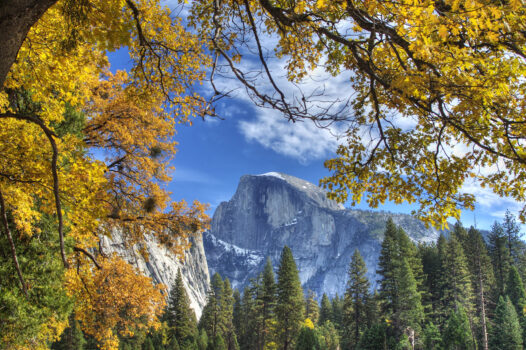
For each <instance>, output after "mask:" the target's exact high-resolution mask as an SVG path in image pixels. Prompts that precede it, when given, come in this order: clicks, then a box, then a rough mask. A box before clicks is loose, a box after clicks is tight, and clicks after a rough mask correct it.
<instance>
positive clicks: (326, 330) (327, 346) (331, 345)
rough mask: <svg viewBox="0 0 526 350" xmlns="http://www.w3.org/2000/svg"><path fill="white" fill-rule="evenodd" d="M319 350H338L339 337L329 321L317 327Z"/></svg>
mask: <svg viewBox="0 0 526 350" xmlns="http://www.w3.org/2000/svg"><path fill="white" fill-rule="evenodd" d="M319 338H320V349H323V350H339V349H340V336H339V335H338V331H337V330H336V328H335V327H334V325H333V324H332V322H331V321H330V320H327V321H325V322H324V323H323V324H322V325H321V326H320V327H319Z"/></svg>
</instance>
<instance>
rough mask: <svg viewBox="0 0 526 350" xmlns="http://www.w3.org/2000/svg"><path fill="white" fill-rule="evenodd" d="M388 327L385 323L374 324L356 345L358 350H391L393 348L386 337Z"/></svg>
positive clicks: (393, 345)
mask: <svg viewBox="0 0 526 350" xmlns="http://www.w3.org/2000/svg"><path fill="white" fill-rule="evenodd" d="M387 333H388V326H387V324H385V322H382V323H376V324H374V325H372V326H371V327H369V328H367V329H366V330H365V331H364V332H363V334H362V336H361V338H360V342H359V343H358V346H357V349H358V350H391V349H393V348H394V347H395V344H393V342H392V339H390V338H389V337H388V334H387Z"/></svg>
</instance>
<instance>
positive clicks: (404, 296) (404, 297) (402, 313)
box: [393, 259, 424, 344]
mask: <svg viewBox="0 0 526 350" xmlns="http://www.w3.org/2000/svg"><path fill="white" fill-rule="evenodd" d="M395 276H396V278H397V279H398V288H399V289H398V296H397V300H398V302H399V305H397V306H396V312H395V313H394V314H393V327H394V328H395V330H396V331H397V333H398V334H400V333H402V332H404V333H406V334H407V336H408V337H409V341H410V342H411V343H412V344H414V342H415V333H419V332H420V329H421V324H422V323H423V321H424V308H423V307H422V303H421V296H420V293H419V292H418V290H417V285H416V280H415V278H414V276H413V270H412V269H411V268H410V266H409V263H408V262H407V261H406V260H405V259H402V264H401V266H400V267H399V268H398V269H397V271H395Z"/></svg>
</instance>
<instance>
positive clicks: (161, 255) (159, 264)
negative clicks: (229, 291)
mask: <svg viewBox="0 0 526 350" xmlns="http://www.w3.org/2000/svg"><path fill="white" fill-rule="evenodd" d="M190 242H191V243H192V246H191V247H190V249H189V250H188V251H186V252H185V256H184V259H183V260H180V259H179V258H178V257H176V256H175V255H174V254H173V253H171V252H169V251H168V250H167V249H166V248H164V247H162V246H160V245H158V244H157V242H156V241H155V239H154V238H153V237H152V236H147V237H146V240H145V244H144V247H134V248H127V247H126V246H125V245H124V243H123V241H122V236H121V234H120V233H119V232H114V233H113V235H112V238H111V239H110V238H108V237H102V238H101V243H102V249H103V251H104V252H105V253H106V254H111V253H112V252H115V253H117V254H119V255H120V256H122V257H123V258H124V259H126V261H128V262H129V263H131V264H132V265H133V266H135V267H137V268H138V269H139V270H140V271H141V272H142V273H143V274H145V275H146V276H148V277H151V278H152V279H153V281H154V283H163V284H164V285H166V286H167V287H168V289H170V288H171V287H172V285H173V282H174V281H175V277H176V275H177V270H179V269H181V274H182V277H183V282H184V285H185V287H186V292H187V293H188V297H189V298H190V304H191V307H192V308H193V309H194V311H195V313H196V316H197V318H199V317H200V316H201V312H202V310H203V307H204V305H205V303H206V296H207V291H208V286H209V283H210V276H209V274H208V265H207V262H206V257H205V251H204V248H203V238H202V236H201V235H199V236H196V237H192V238H191V239H190ZM139 248H144V249H145V251H146V252H147V253H148V259H145V258H144V257H143V256H142V255H141V254H139V253H138V251H139V250H140V249H139Z"/></svg>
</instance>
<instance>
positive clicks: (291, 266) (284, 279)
mask: <svg viewBox="0 0 526 350" xmlns="http://www.w3.org/2000/svg"><path fill="white" fill-rule="evenodd" d="M276 317H277V321H278V330H279V332H280V334H279V344H280V347H281V348H282V349H283V350H290V349H292V348H293V346H294V341H295V339H296V337H297V335H298V333H299V331H300V329H301V325H302V321H303V319H304V304H303V290H302V288H301V283H300V279H299V274H298V268H297V267H296V263H295V262H294V258H293V256H292V251H291V250H290V248H289V247H287V246H285V247H284V248H283V251H282V253H281V260H280V263H279V269H278V284H277V305H276Z"/></svg>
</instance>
